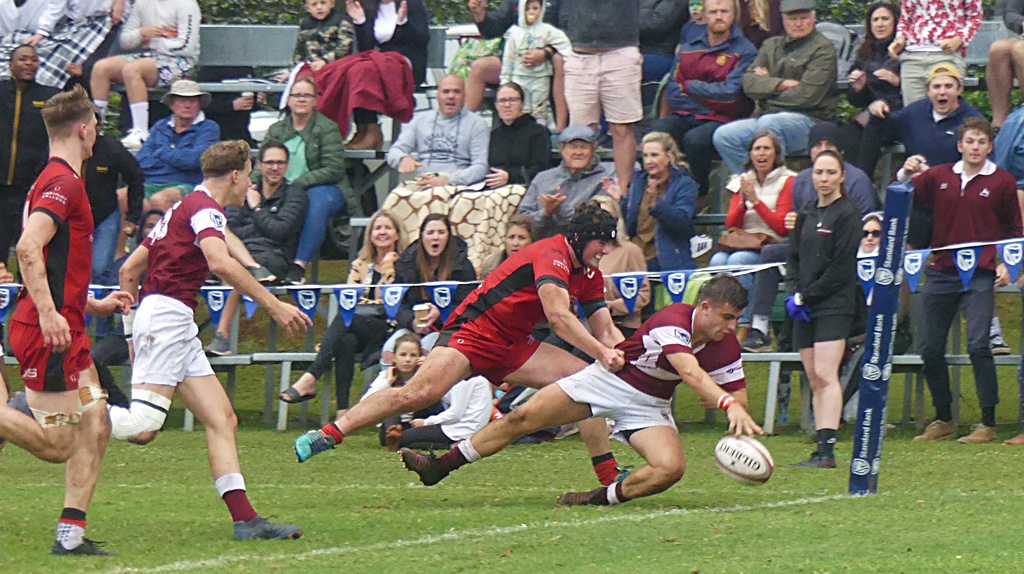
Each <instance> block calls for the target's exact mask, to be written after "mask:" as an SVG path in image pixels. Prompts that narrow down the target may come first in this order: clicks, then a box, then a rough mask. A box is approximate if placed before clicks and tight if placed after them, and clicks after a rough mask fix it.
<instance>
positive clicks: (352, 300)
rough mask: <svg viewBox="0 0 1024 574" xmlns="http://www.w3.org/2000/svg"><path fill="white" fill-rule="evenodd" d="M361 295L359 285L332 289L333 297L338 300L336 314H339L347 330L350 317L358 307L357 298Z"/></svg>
mask: <svg viewBox="0 0 1024 574" xmlns="http://www.w3.org/2000/svg"><path fill="white" fill-rule="evenodd" d="M362 294H363V287H362V286H361V285H345V286H342V287H335V288H334V297H335V298H337V300H338V312H339V313H341V320H342V321H344V322H345V327H346V328H347V327H348V326H349V325H351V324H352V317H354V316H355V314H356V307H357V306H358V305H359V297H361V296H362Z"/></svg>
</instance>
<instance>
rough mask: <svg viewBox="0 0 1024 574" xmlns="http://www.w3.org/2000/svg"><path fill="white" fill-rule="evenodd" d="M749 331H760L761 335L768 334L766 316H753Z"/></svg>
mask: <svg viewBox="0 0 1024 574" xmlns="http://www.w3.org/2000/svg"><path fill="white" fill-rule="evenodd" d="M750 328H751V329H757V330H758V331H761V334H762V335H767V334H768V316H767V315H754V318H753V319H752V320H751V322H750Z"/></svg>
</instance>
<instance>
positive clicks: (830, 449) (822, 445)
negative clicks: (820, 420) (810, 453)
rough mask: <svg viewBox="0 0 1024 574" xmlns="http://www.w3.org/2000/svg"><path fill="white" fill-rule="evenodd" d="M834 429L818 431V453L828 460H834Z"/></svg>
mask: <svg viewBox="0 0 1024 574" xmlns="http://www.w3.org/2000/svg"><path fill="white" fill-rule="evenodd" d="M835 446H836V429H818V452H819V453H820V454H822V455H825V456H826V457H828V458H835V456H836V451H835Z"/></svg>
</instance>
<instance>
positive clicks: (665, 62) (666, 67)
mask: <svg viewBox="0 0 1024 574" xmlns="http://www.w3.org/2000/svg"><path fill="white" fill-rule="evenodd" d="M643 56H644V68H643V70H644V71H643V80H642V81H643V82H644V83H647V82H660V81H661V79H662V78H664V77H665V74H667V73H669V72H671V71H672V65H673V64H675V58H673V57H672V56H667V55H665V54H644V55H643Z"/></svg>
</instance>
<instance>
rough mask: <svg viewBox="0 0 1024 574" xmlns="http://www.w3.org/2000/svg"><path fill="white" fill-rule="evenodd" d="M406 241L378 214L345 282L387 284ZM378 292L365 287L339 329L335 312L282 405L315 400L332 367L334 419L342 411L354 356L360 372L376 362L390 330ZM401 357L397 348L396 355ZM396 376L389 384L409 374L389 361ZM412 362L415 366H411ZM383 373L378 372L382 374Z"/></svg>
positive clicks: (416, 339)
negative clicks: (360, 364) (360, 358)
mask: <svg viewBox="0 0 1024 574" xmlns="http://www.w3.org/2000/svg"><path fill="white" fill-rule="evenodd" d="M405 245H406V240H405V236H404V235H403V234H402V231H401V228H400V227H398V224H397V222H396V221H395V218H394V217H393V216H392V215H391V214H390V213H388V212H387V211H383V210H382V211H378V212H377V213H375V214H373V216H372V217H371V218H370V224H369V225H367V226H366V235H365V237H364V240H363V247H362V249H360V250H359V257H358V258H357V259H356V260H355V261H353V262H352V265H351V266H350V267H349V273H348V280H347V281H346V282H347V283H349V284H362V285H389V284H391V283H393V282H394V281H395V263H397V262H398V254H399V253H400V252H401V251H402V250H403V249H405ZM382 302H383V300H382V298H381V293H380V289H379V288H374V289H367V290H366V291H364V292H363V296H362V298H361V299H360V301H359V304H358V306H357V307H356V313H355V314H354V315H353V316H352V322H351V323H350V324H349V325H348V326H345V320H344V319H342V317H341V315H340V314H339V315H338V316H337V317H335V318H334V320H333V321H331V324H330V325H329V326H328V327H327V331H326V332H325V333H324V336H323V338H322V339H321V340H320V348H319V350H318V351H317V354H316V358H315V359H313V362H312V363H310V364H309V366H308V367H306V371H305V372H304V373H302V376H301V377H299V378H298V380H296V381H295V383H294V384H293V385H292V386H291V387H289V388H288V389H287V390H285V392H283V393H281V395H280V397H279V398H280V399H281V400H282V401H284V402H286V403H301V402H303V401H308V400H309V399H312V398H313V397H315V396H316V382H317V381H318V380H320V378H321V377H323V376H324V375H325V374H326V373H327V371H328V370H329V369H330V368H331V364H332V363H333V365H334V392H335V396H336V398H337V401H338V417H340V416H341V415H342V414H344V412H345V411H347V410H348V401H349V392H350V391H351V390H352V377H353V375H354V374H355V363H356V355H357V354H358V353H363V371H364V373H365V372H366V370H367V368H368V367H369V366H370V365H371V364H373V363H375V362H376V356H377V355H376V353H377V351H378V350H379V349H380V348H381V346H382V345H383V344H384V341H385V340H387V338H388V337H390V336H391V334H392V333H393V332H394V330H395V326H394V324H393V323H392V322H391V321H389V320H388V318H387V315H386V314H385V313H384V308H383V306H382ZM412 337H414V340H413V341H414V342H415V343H416V353H415V355H416V357H418V356H419V355H420V350H419V347H420V345H419V337H418V336H417V335H412ZM396 354H397V355H398V356H399V357H401V356H402V352H401V349H398V351H396ZM393 364H394V365H395V366H396V367H397V370H398V372H397V373H391V375H390V376H388V377H387V380H388V381H391V384H392V385H393V384H394V381H395V378H396V377H397V378H398V379H400V380H401V381H402V382H404V381H407V380H408V378H407V376H408V377H412V372H411V371H404V370H403V368H404V366H403V365H404V363H403V361H402V359H401V358H399V360H397V361H396V362H394V363H393ZM416 364H418V363H416ZM382 374H384V373H382Z"/></svg>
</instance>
